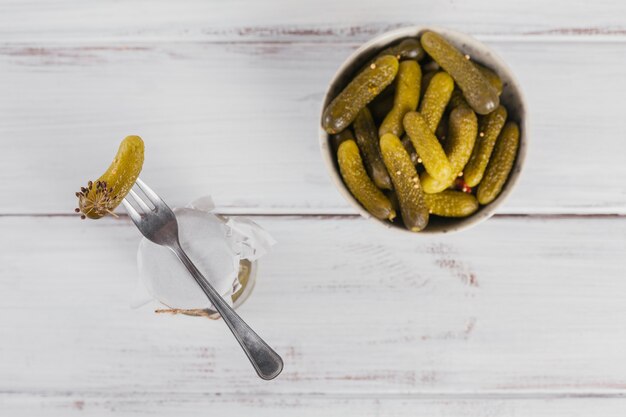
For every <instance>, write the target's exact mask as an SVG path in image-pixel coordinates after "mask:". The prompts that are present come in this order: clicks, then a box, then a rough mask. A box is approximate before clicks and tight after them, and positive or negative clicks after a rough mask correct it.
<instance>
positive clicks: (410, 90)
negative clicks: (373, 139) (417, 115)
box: [378, 60, 422, 137]
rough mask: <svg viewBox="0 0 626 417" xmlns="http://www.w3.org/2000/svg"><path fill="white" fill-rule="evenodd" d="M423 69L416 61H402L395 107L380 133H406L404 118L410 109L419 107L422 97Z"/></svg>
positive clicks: (382, 125)
mask: <svg viewBox="0 0 626 417" xmlns="http://www.w3.org/2000/svg"><path fill="white" fill-rule="evenodd" d="M421 78H422V70H421V69H420V66H419V64H418V63H417V62H416V61H412V60H411V61H402V62H401V63H400V68H399V69H398V75H397V76H396V81H395V83H396V93H395V96H394V99H393V107H392V109H391V111H390V112H389V113H388V114H387V116H386V117H385V119H384V120H383V122H382V124H381V125H380V128H379V129H378V135H379V136H381V137H382V136H383V135H384V134H385V133H393V134H394V135H396V136H398V137H400V136H402V134H403V133H404V127H403V126H402V119H403V118H404V115H405V114H407V113H408V112H410V111H415V109H417V102H418V101H419V98H420V87H421Z"/></svg>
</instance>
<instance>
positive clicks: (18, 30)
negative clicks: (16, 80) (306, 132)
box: [0, 0, 626, 42]
mask: <svg viewBox="0 0 626 417" xmlns="http://www.w3.org/2000/svg"><path fill="white" fill-rule="evenodd" d="M625 13H626V5H625V4H624V3H623V2H619V1H606V0H605V1H595V2H571V1H567V0H556V1H554V0H553V1H549V2H546V1H542V0H528V1H524V2H519V1H514V0H508V1H498V2H494V1H491V0H471V1H463V2H433V1H415V0H399V1H394V2H392V3H390V2H371V3H368V5H367V7H363V4H362V3H360V2H356V1H343V2H336V1H333V0H320V1H308V2H298V7H294V5H293V2H290V1H288V0H274V1H266V2H249V1H229V2H223V1H219V0H213V1H204V0H188V1H182V2H171V1H167V0H157V1H150V0H135V1H124V2H118V1H98V2H86V1H79V0H56V1H45V2H34V3H33V2H24V1H20V0H5V1H3V2H2V4H0V39H2V41H3V42H9V41H11V42H49V41H55V40H65V41H66V40H77V39H78V40H85V39H90V40H102V39H106V40H114V41H120V40H137V39H142V40H146V39H147V40H162V39H179V40H209V41H259V40H271V41H307V42H309V41H314V42H324V41H331V42H335V41H337V40H345V39H351V40H355V41H364V40H366V39H369V38H370V37H371V36H374V35H377V34H379V33H382V32H384V31H386V30H389V29H391V28H395V27H398V26H405V25H411V24H430V25H439V26H448V27H452V28H457V29H459V30H462V31H466V32H470V33H475V34H487V35H491V34H497V35H511V34H514V35H524V36H525V35H530V36H555V37H561V36H563V35H568V36H569V35H572V36H577V37H578V36H581V37H587V36H598V35H606V36H608V37H613V36H614V37H620V38H623V37H624V34H625V33H626V26H625V22H624V18H623V16H624V14H625Z"/></svg>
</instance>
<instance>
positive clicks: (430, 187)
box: [420, 106, 478, 193]
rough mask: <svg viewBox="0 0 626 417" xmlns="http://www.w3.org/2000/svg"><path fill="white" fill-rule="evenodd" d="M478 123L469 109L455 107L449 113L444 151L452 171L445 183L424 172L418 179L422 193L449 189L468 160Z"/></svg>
mask: <svg viewBox="0 0 626 417" xmlns="http://www.w3.org/2000/svg"><path fill="white" fill-rule="evenodd" d="M477 132H478V121H477V119H476V114H475V113H474V111H473V110H472V109H470V108H469V107H467V106H465V107H463V106H462V107H457V108H455V109H454V110H452V112H451V113H450V117H449V122H448V136H447V138H446V140H445V151H446V156H447V158H448V161H449V162H450V166H451V167H452V171H451V173H450V176H449V177H448V178H446V180H445V181H439V180H437V179H435V178H433V177H432V176H431V175H429V174H428V173H427V172H424V173H423V174H422V176H421V177H420V179H421V181H422V186H423V187H424V192H426V193H438V192H441V191H443V190H445V189H446V188H448V187H450V186H451V185H452V184H453V183H454V180H455V179H456V177H457V176H458V175H459V174H461V172H462V171H463V167H465V164H466V163H467V161H468V160H469V159H470V155H471V154H472V149H473V148H474V144H475V142H476V136H477Z"/></svg>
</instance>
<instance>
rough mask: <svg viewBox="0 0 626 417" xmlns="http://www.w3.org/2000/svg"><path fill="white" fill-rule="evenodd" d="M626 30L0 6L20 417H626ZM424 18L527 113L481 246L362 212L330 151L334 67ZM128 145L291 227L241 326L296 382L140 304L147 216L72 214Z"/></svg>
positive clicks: (620, 10)
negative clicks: (509, 76)
mask: <svg viewBox="0 0 626 417" xmlns="http://www.w3.org/2000/svg"><path fill="white" fill-rule="evenodd" d="M625 16H626V3H623V2H619V1H615V0H603V1H596V2H570V1H565V0H558V1H551V2H544V1H539V0H531V1H526V2H514V1H499V2H496V1H493V0H473V1H464V2H456V1H444V2H426V1H393V2H371V3H368V4H364V3H363V2H354V1H345V2H336V1H331V0H323V1H322V0H319V1H315V2H312V1H307V2H288V1H284V0H283V1H278V0H274V1H271V2H267V1H266V2H254V1H249V0H247V1H229V2H220V1H201V0H193V1H192V0H189V1H177V2H172V1H161V0H159V1H145V0H141V1H124V2H118V1H112V0H106V1H98V2H93V1H78V0H65V1H46V2H44V1H35V2H24V1H18V0H3V1H1V2H0V145H1V148H0V166H2V168H1V169H0V297H2V302H1V303H0V416H2V417H4V416H5V415H6V416H31V415H45V416H65V415H89V416H110V415H123V416H127V415H128V416H135V415H151V416H160V415H163V416H168V415H174V414H176V415H180V416H186V415H197V414H198V413H203V414H208V413H214V414H218V413H219V414H224V415H229V416H230V415H232V416H239V415H258V416H265V415H267V416H293V415H298V416H319V415H330V416H334V415H337V416H352V415H354V416H356V415H359V416H388V415H398V416H409V415H410V416H459V415H463V416H465V415H467V416H480V417H487V416H503V417H509V416H511V417H513V416H515V417H519V416H533V417H535V416H551V417H552V416H557V417H558V416H574V417H576V416H589V415H598V416H600V415H602V416H609V417H611V416H623V415H625V413H626V363H624V361H623V356H624V354H623V352H624V348H625V343H626V331H625V330H624V323H625V322H626V303H625V302H624V294H625V293H626V283H625V281H624V279H623V278H624V271H625V270H626V259H625V258H624V253H625V250H626V236H625V232H626V223H624V217H623V216H624V215H626V186H624V185H623V181H622V178H626V168H625V165H624V164H623V155H624V154H625V153H626V145H625V142H624V140H623V138H622V136H623V134H622V132H624V131H626V129H625V128H626V126H625V123H626V122H625V118H624V117H623V115H622V112H623V108H624V106H623V104H622V101H623V100H622V97H624V96H626V84H625V83H624V82H623V74H624V68H625V67H626V58H625V56H626V54H625V52H626V36H625V35H626V18H625ZM406 24H436V25H442V26H448V27H452V28H455V29H457V30H462V31H466V32H468V33H471V34H474V35H476V36H477V37H478V38H480V39H482V40H484V41H485V42H488V43H489V44H490V45H491V46H492V47H493V48H494V49H495V50H496V51H497V52H498V53H499V54H500V55H501V56H502V57H503V58H505V59H506V60H507V62H509V64H510V65H511V67H512V68H513V70H514V71H515V73H516V74H517V75H518V77H519V79H520V81H521V82H522V85H523V86H524V88H525V91H526V94H527V98H528V100H529V107H530V116H531V117H532V119H531V125H532V132H531V135H530V139H531V144H530V145H531V146H530V153H529V156H528V165H527V167H526V169H525V173H524V176H523V178H522V181H521V183H520V185H519V187H518V189H517V190H516V191H515V193H514V194H513V196H512V197H511V199H510V200H509V202H508V204H507V205H506V207H504V208H503V209H502V210H501V215H500V216H499V217H496V218H494V219H492V220H490V221H489V222H487V223H485V224H483V225H480V226H478V227H477V228H475V229H472V230H470V231H467V232H464V233H462V234H459V235H452V236H445V237H439V238H428V239H415V238H412V237H410V236H405V237H398V236H388V235H387V234H385V233H384V232H382V231H381V230H379V229H378V228H377V227H375V226H374V225H371V224H370V223H368V222H367V221H365V220H362V219H360V218H357V217H354V216H351V214H352V213H353V212H352V210H351V209H350V208H349V207H348V206H347V204H346V203H345V202H343V201H342V199H341V197H340V196H339V194H338V193H337V192H336V191H335V190H334V189H333V188H332V186H331V184H330V181H329V180H328V179H327V175H326V173H325V172H324V171H323V166H322V163H321V158H320V156H319V152H318V146H317V123H318V115H319V111H320V109H319V106H320V101H321V98H322V95H323V94H324V90H325V88H326V84H327V82H328V80H329V79H330V77H331V75H332V74H333V72H334V71H335V70H336V68H337V67H338V66H339V65H340V63H341V62H342V61H343V59H344V58H345V57H346V56H347V55H348V54H349V53H350V52H351V51H352V50H353V49H354V48H356V47H357V46H358V45H359V43H360V42H363V41H365V40H367V39H369V38H371V37H372V36H375V35H377V34H379V33H382V32H384V31H385V30H387V29H390V28H395V27H398V26H402V25H406ZM130 133H137V134H140V135H142V136H143V137H144V138H145V139H146V142H147V146H148V149H147V161H146V165H145V169H144V172H143V173H142V177H143V178H144V179H146V180H147V181H148V182H149V183H150V184H152V185H153V186H154V187H155V188H156V189H157V190H158V191H159V192H160V193H161V194H162V195H163V197H165V198H166V199H167V201H169V202H170V203H172V204H174V205H180V204H184V203H186V202H187V201H189V200H191V199H193V198H195V197H198V196H200V195H205V194H212V195H213V196H214V197H215V199H216V202H217V203H218V208H219V211H221V212H225V213H252V214H268V215H269V216H255V217H254V219H255V220H257V221H258V222H260V223H261V224H262V225H263V226H265V227H266V228H267V229H268V230H270V231H271V232H272V233H273V234H274V235H275V236H276V237H277V239H278V241H279V245H278V246H277V247H276V251H275V252H274V253H272V254H271V255H270V256H269V257H268V258H267V259H265V260H264V261H263V262H262V263H261V266H260V273H259V274H260V275H259V279H258V286H257V288H255V292H254V293H253V295H252V297H251V298H250V299H249V300H248V302H247V303H246V304H245V305H244V306H243V307H242V309H241V313H242V314H243V315H244V316H245V317H246V318H247V319H248V320H249V322H250V323H251V324H252V325H253V326H254V327H255V328H256V329H258V331H259V332H260V333H261V334H262V335H264V336H265V337H266V338H267V339H268V340H269V341H270V343H272V344H273V345H275V346H276V348H277V349H278V350H279V351H280V352H281V353H282V354H283V355H284V357H285V361H286V368H285V371H284V374H283V375H282V376H281V377H280V378H279V379H277V380H276V381H273V382H271V383H267V382H262V381H259V380H258V379H256V377H255V376H254V375H253V374H252V371H251V369H249V366H248V365H247V364H246V363H245V359H244V358H242V354H241V352H240V351H239V349H238V348H237V347H236V345H235V342H234V340H233V339H232V338H231V337H230V336H229V334H228V331H227V330H226V328H225V327H224V326H223V324H222V323H219V322H210V321H208V320H204V319H198V318H186V317H165V316H159V315H155V314H154V313H153V312H152V310H151V309H150V308H144V309H140V310H132V309H130V308H129V299H130V296H131V294H132V292H133V290H134V279H135V263H134V259H135V250H136V246H137V243H138V241H139V236H138V233H137V232H136V230H134V228H133V227H132V226H131V225H130V223H129V222H128V220H127V219H124V218H123V219H121V220H120V221H114V220H105V221H101V222H97V223H88V222H80V221H78V220H77V219H75V218H73V217H68V216H64V214H67V213H70V212H71V210H72V209H73V207H74V204H75V203H74V200H73V198H72V195H73V192H74V191H75V189H76V188H77V187H78V186H80V185H81V183H82V182H83V181H85V180H86V179H87V178H89V177H94V176H96V175H98V174H99V173H100V171H101V170H102V169H103V168H104V167H105V165H106V163H108V159H109V158H111V156H112V155H113V153H114V151H115V147H116V146H117V143H118V141H119V139H121V138H122V137H123V136H125V135H126V134H130ZM103 155H104V157H103ZM327 214H333V215H332V216H327Z"/></svg>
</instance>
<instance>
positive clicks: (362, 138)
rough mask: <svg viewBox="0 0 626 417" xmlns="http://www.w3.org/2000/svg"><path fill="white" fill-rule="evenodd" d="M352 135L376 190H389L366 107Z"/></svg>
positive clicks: (372, 123) (375, 136)
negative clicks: (354, 136)
mask: <svg viewBox="0 0 626 417" xmlns="http://www.w3.org/2000/svg"><path fill="white" fill-rule="evenodd" d="M407 62H408V61H407ZM346 130H347V129H346ZM344 132H345V131H344ZM354 134H355V135H356V143H357V145H358V146H359V149H360V150H361V153H362V154H363V162H364V163H365V169H366V170H367V172H368V174H369V175H370V177H371V178H372V180H374V184H376V186H377V187H378V188H384V189H391V187H392V185H391V178H389V174H388V173H387V168H385V163H384V162H383V157H382V155H381V154H380V145H379V143H378V133H377V132H376V125H375V124H374V119H373V118H372V114H371V113H370V111H369V109H368V108H367V107H364V108H363V110H361V111H360V112H359V114H358V115H357V116H356V119H355V120H354Z"/></svg>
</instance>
